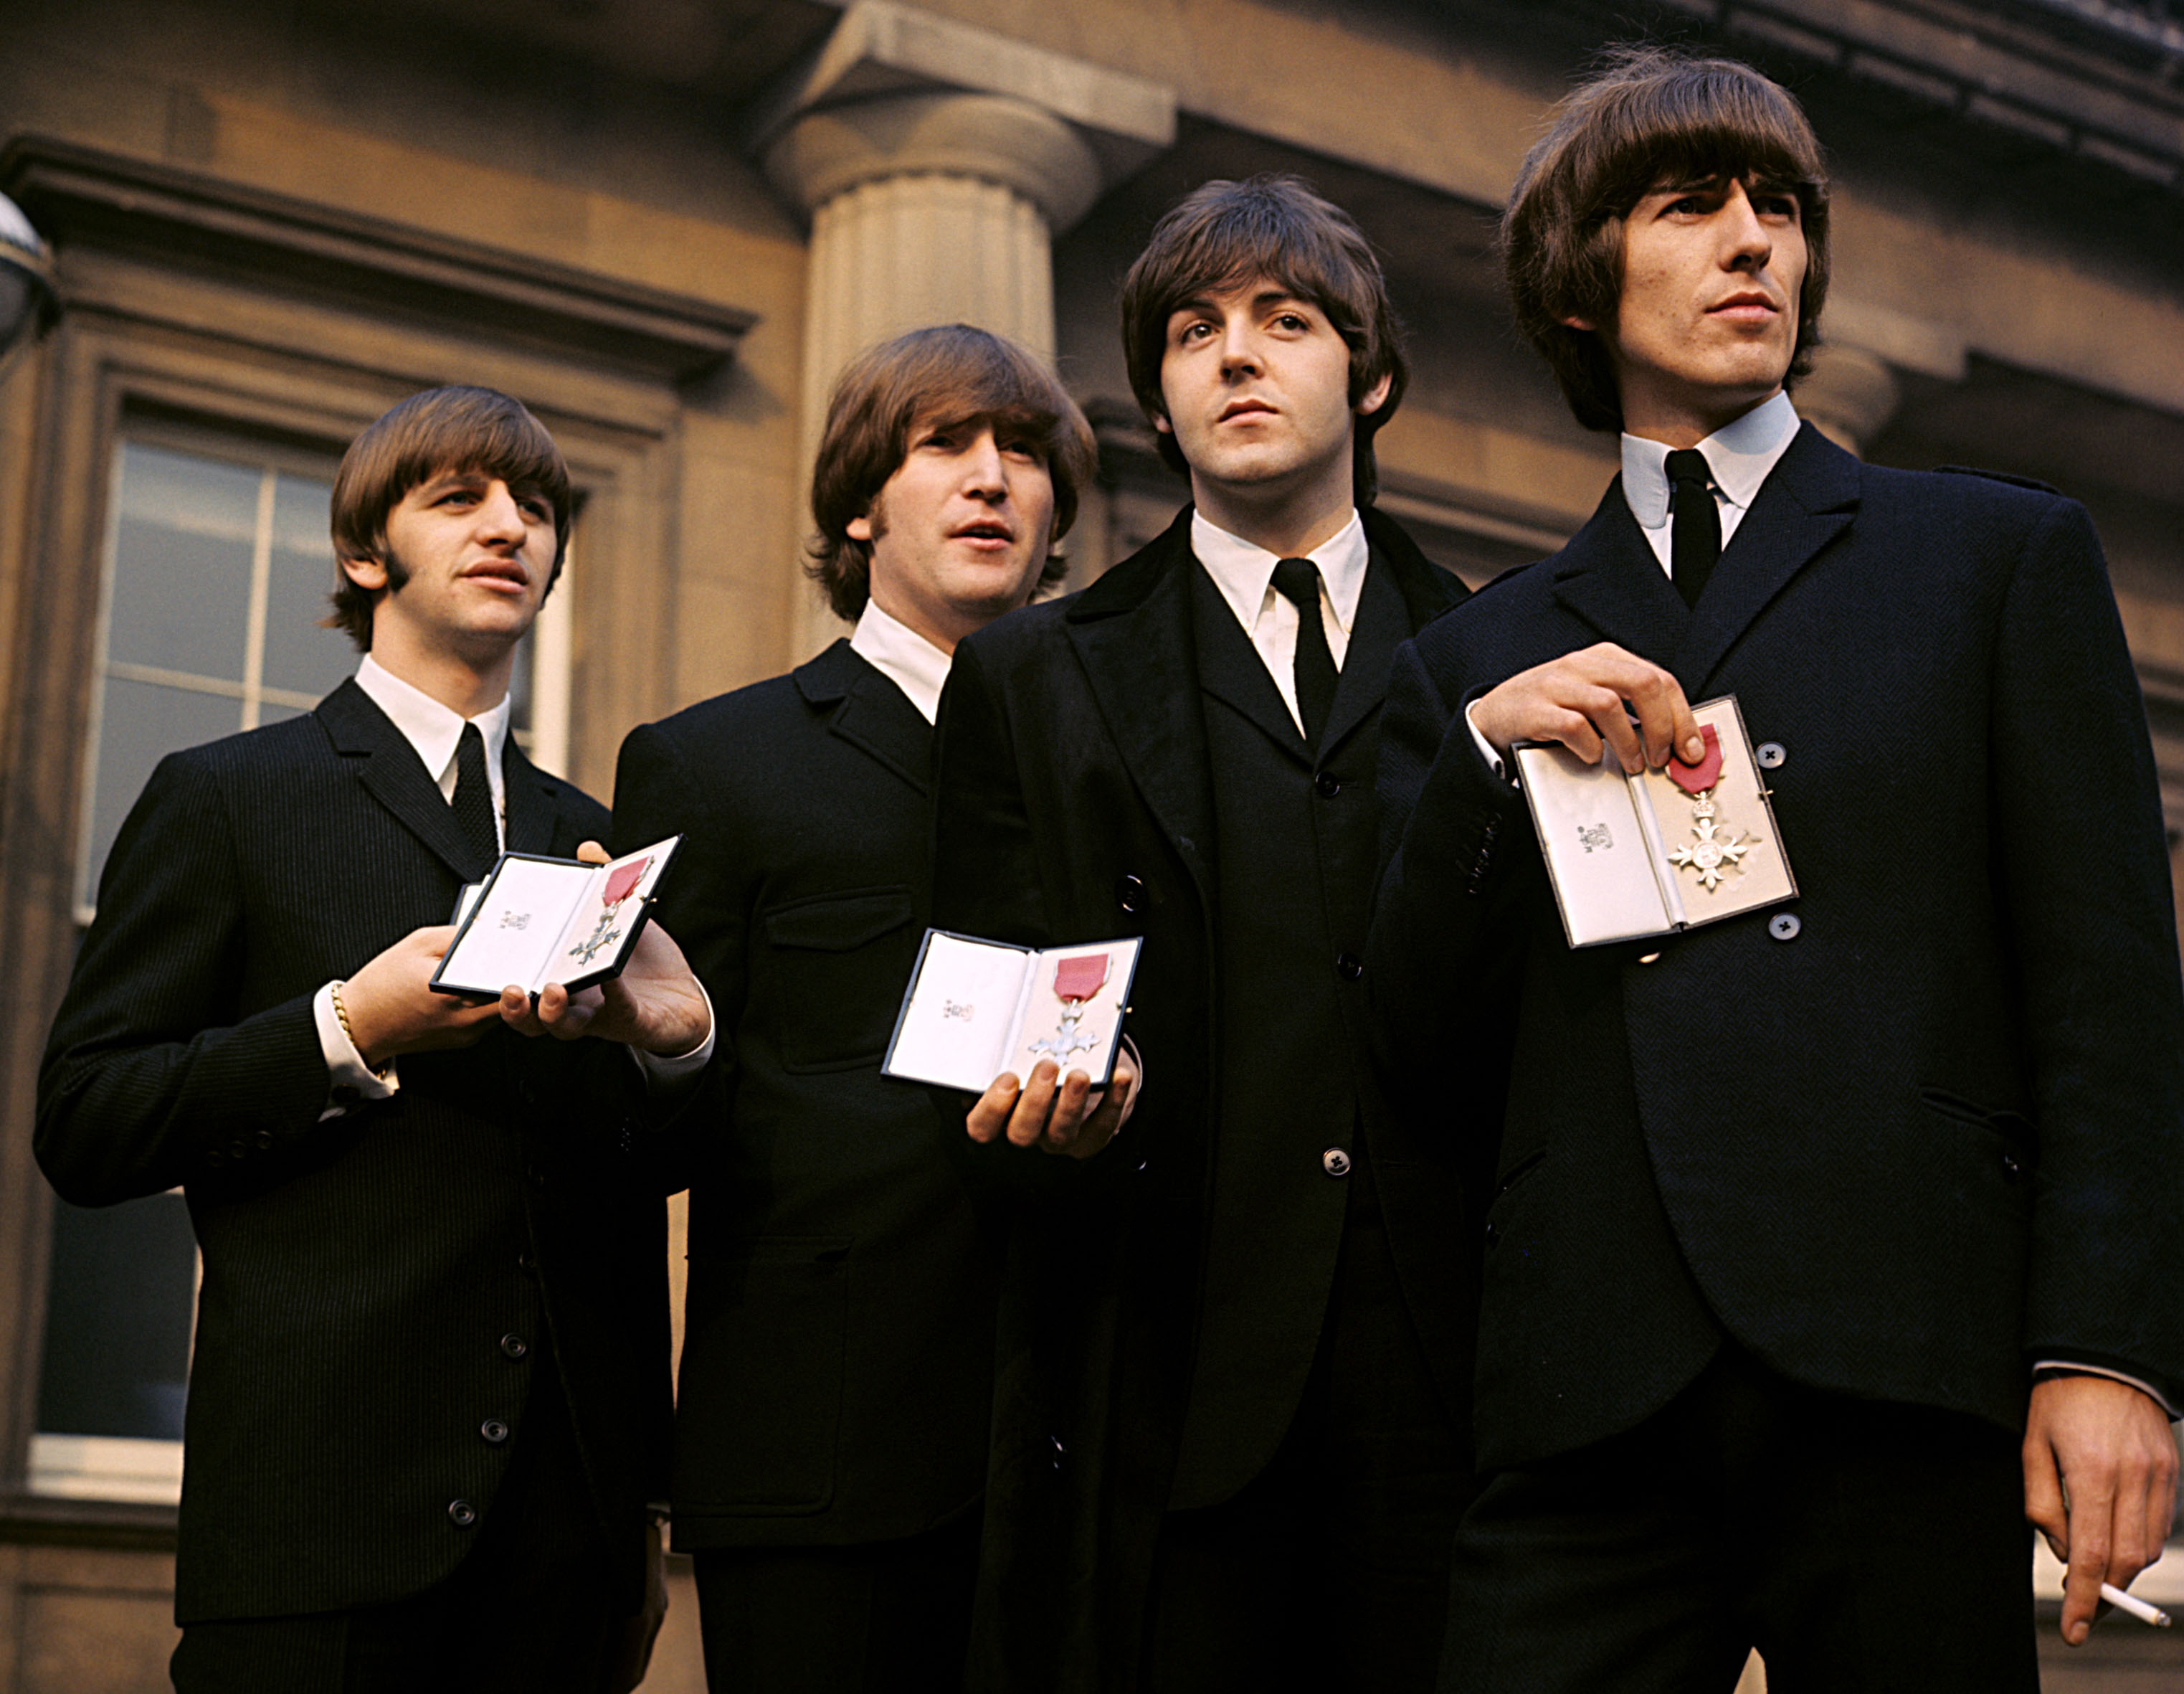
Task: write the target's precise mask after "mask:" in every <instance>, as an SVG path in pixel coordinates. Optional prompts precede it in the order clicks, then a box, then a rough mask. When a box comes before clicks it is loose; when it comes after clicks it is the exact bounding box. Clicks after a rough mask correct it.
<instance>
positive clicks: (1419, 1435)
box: [1140, 1190, 1472, 1694]
mask: <svg viewBox="0 0 2184 1694" xmlns="http://www.w3.org/2000/svg"><path fill="white" fill-rule="evenodd" d="M1352 1198H1353V1206H1352V1209H1351V1216H1350V1218H1349V1219H1348V1222H1347V1224H1346V1228H1345V1230H1344V1234H1343V1241H1342V1251H1341V1257H1340V1260H1339V1262H1338V1263H1337V1265H1336V1268H1335V1274H1334V1289H1333V1290H1332V1292H1331V1294H1330V1296H1329V1301H1328V1310H1327V1315H1326V1318H1325V1320H1324V1323H1323V1327H1322V1329H1321V1331H1320V1340H1319V1348H1318V1352H1317V1353H1316V1355H1315V1356H1314V1358H1313V1361H1312V1374H1311V1376H1310V1378H1309V1379H1308V1381H1307V1386H1306V1389H1305V1392H1304V1396H1303V1401H1302V1403H1301V1405H1300V1406H1299V1407H1298V1408H1297V1413H1296V1416H1295V1420H1294V1421H1293V1422H1292V1423H1291V1424H1290V1429H1289V1433H1288V1435H1286V1436H1284V1439H1283V1441H1282V1445H1281V1446H1280V1447H1279V1449H1277V1450H1276V1452H1275V1455H1274V1457H1273V1460H1272V1462H1271V1463H1268V1467H1267V1468H1266V1469H1265V1470H1263V1471H1262V1472H1261V1473H1260V1474H1258V1476H1257V1477H1256V1478H1254V1479H1252V1481H1251V1482H1250V1483H1249V1484H1247V1485H1245V1488H1244V1489H1243V1490H1242V1491H1241V1492H1240V1493H1238V1494H1237V1495H1235V1496H1234V1497H1233V1498H1231V1499H1229V1500H1227V1501H1224V1502H1222V1503H1221V1504H1219V1505H1217V1506H1209V1507H1202V1508H1200V1509H1197V1510H1193V1511H1188V1512H1171V1513H1169V1514H1168V1515H1167V1519H1166V1520H1165V1522H1164V1523H1163V1524H1162V1530H1161V1538H1160V1543H1159V1546H1157V1548H1156V1551H1155V1554H1154V1564H1153V1580H1152V1597H1151V1619H1150V1621H1149V1627H1148V1630H1147V1634H1146V1639H1145V1658H1144V1669H1143V1674H1142V1675H1141V1678H1140V1684H1141V1686H1142V1687H1143V1688H1144V1689H1145V1694H1231V1691H1233V1694H1279V1691H1284V1690H1290V1689H1294V1690H1297V1691H1300V1694H1303V1691H1309V1694H1424V1691H1426V1690H1428V1689H1429V1688H1431V1687H1432V1686H1433V1675H1434V1665H1435V1661H1436V1659H1437V1658H1438V1657H1439V1655H1440V1643H1441V1639H1442V1635H1443V1632H1444V1631H1443V1621H1444V1617H1445V1608H1446V1602H1447V1597H1448V1555H1449V1544H1450V1540H1451V1536H1452V1535H1453V1534H1454V1532H1455V1529H1456V1524H1457V1519H1458V1518H1459V1517H1460V1516H1461V1515H1462V1513H1463V1507H1464V1506H1465V1503H1466V1502H1468V1500H1469V1498H1470V1497H1471V1491H1472V1481H1471V1469H1470V1464H1469V1462H1468V1453H1467V1450H1466V1444H1465V1442H1464V1441H1463V1439H1462V1438H1460V1437H1459V1435H1457V1430H1456V1429H1455V1428H1454V1426H1453V1424H1452V1422H1451V1418H1450V1417H1449V1414H1448V1413H1447V1412H1446V1410H1445V1409H1444V1407H1442V1405H1441V1403H1440V1398H1439V1396H1437V1395H1436V1393H1435V1390H1434V1387H1433V1384H1432V1379H1431V1378H1430V1376H1429V1374H1428V1370H1427V1366H1426V1362H1425V1354H1424V1349H1423V1348H1422V1347H1421V1346H1419V1343H1418V1335H1417V1332H1416V1331H1415V1330H1414V1329H1412V1326H1411V1321H1410V1318H1409V1315H1408V1313H1407V1312H1406V1310H1405V1309H1404V1307H1403V1302H1402V1297H1401V1291H1400V1290H1399V1289H1398V1288H1397V1286H1396V1267H1395V1261H1394V1260H1393V1258H1392V1257H1390V1254H1389V1251H1388V1243H1387V1236H1386V1234H1385V1232H1384V1231H1383V1229H1381V1226H1380V1222H1379V1212H1378V1208H1377V1207H1376V1206H1373V1205H1372V1204H1371V1203H1370V1201H1369V1190H1368V1192H1367V1194H1366V1195H1357V1194H1353V1196H1352ZM1361 1201H1362V1203H1358V1202H1361Z"/></svg>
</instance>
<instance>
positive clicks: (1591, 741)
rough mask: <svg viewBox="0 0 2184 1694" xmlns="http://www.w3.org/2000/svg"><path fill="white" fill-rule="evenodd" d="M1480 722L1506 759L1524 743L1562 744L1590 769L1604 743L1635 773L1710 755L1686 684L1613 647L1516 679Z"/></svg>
mask: <svg viewBox="0 0 2184 1694" xmlns="http://www.w3.org/2000/svg"><path fill="white" fill-rule="evenodd" d="M1634 714H1635V716H1636V718H1637V722H1635V724H1634V723H1633V722H1631V718H1632V716H1633V715H1634ZM1474 721H1475V722H1476V723H1477V724H1478V727H1479V733H1481V734H1482V735H1484V736H1485V737H1486V738H1487V739H1488V740H1489V741H1490V742H1491V743H1492V744H1494V745H1495V746H1496V747H1498V748H1500V749H1502V752H1504V753H1505V754H1506V753H1507V751H1508V750H1509V749H1510V748H1511V746H1512V745H1513V744H1515V743H1517V742H1519V741H1557V742H1560V743H1561V744H1563V746H1565V747H1567V748H1568V749H1569V750H1570V751H1571V752H1572V753H1574V754H1575V755H1577V756H1578V757H1579V758H1580V759H1583V760H1585V761H1586V762H1587V763H1588V764H1590V763H1595V762H1596V761H1598V760H1599V758H1600V754H1601V749H1602V746H1603V745H1605V746H1607V747H1608V748H1610V749H1613V752H1614V754H1615V757H1616V760H1617V761H1618V762H1619V764H1621V766H1623V769H1624V772H1625V773H1626V774H1628V775H1632V776H1635V775H1636V774H1637V773H1638V772H1640V771H1642V770H1644V769H1646V767H1647V766H1653V767H1655V768H1657V769H1658V767H1659V766H1663V765H1665V764H1666V763H1667V762H1668V761H1669V757H1670V755H1672V754H1678V753H1680V754H1681V755H1683V756H1684V757H1685V758H1686V759H1689V760H1692V761H1696V760H1697V758H1698V757H1699V756H1700V754H1701V752H1702V750H1703V744H1702V743H1700V742H1699V741H1698V739H1697V737H1698V723H1697V719H1696V718H1695V717H1693V716H1692V715H1691V705H1690V703H1689V702H1688V701H1687V700H1685V698H1684V690H1683V687H1682V685H1681V684H1680V683H1678V682H1677V681H1676V679H1675V678H1674V677H1673V676H1671V675H1670V674H1669V672H1668V671H1664V670H1663V669H1662V668H1661V667H1660V666H1658V665H1655V664H1652V663H1650V662H1648V661H1647V660H1643V659H1641V658H1639V657H1638V656H1637V655H1635V654H1633V653H1630V652H1628V651H1626V650H1625V649H1623V648H1620V647H1618V646H1616V645H1615V644H1613V642H1602V643H1600V644H1598V645H1596V646H1593V647H1588V648H1585V649H1584V650H1583V651H1581V652H1577V653H1569V654H1565V655H1563V657H1562V658H1560V659H1557V660H1551V661H1550V662H1548V663H1547V664H1545V665H1541V666H1535V667H1534V668H1533V669H1531V670H1529V671H1522V672H1520V673H1519V674H1518V675H1517V676H1514V677H1511V678H1510V679H1509V680H1508V681H1507V682H1506V683H1502V685H1501V687H1499V688H1495V689H1493V690H1492V691H1491V692H1490V693H1489V694H1486V695H1485V697H1484V698H1483V699H1480V700H1479V704H1478V706H1477V708H1476V709H1475V718H1474Z"/></svg>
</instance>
